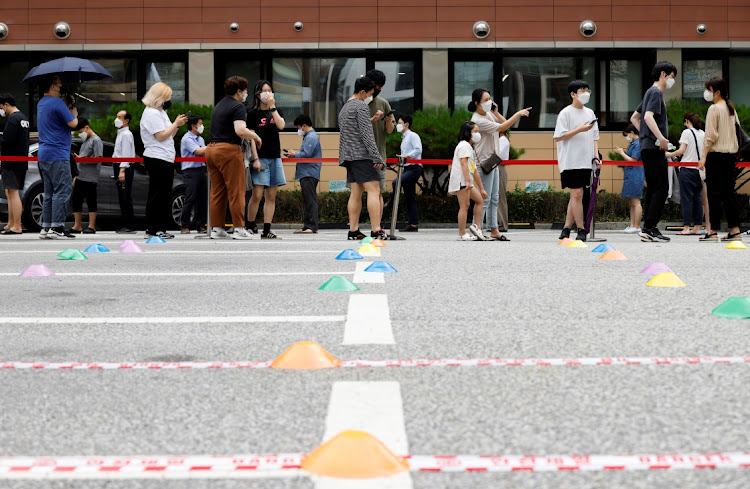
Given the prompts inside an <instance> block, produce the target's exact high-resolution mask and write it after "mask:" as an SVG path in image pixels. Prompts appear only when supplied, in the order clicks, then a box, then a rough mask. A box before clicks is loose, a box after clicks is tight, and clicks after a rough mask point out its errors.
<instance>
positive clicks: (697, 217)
mask: <svg viewBox="0 0 750 489" xmlns="http://www.w3.org/2000/svg"><path fill="white" fill-rule="evenodd" d="M682 123H683V124H684V125H685V127H686V129H685V130H684V131H682V135H681V136H680V147H679V148H678V149H677V150H676V151H673V152H667V154H666V156H667V158H671V157H673V156H682V162H683V163H698V162H699V161H700V159H701V151H702V149H703V139H704V138H705V137H706V134H705V133H704V132H703V121H702V120H701V118H700V117H698V114H694V113H693V112H688V113H687V114H685V117H683V118H682ZM705 187H706V184H705V183H703V180H702V179H701V177H700V173H699V172H698V168H697V167H691V166H683V167H681V168H680V207H682V231H680V232H679V233H677V234H679V235H695V234H697V235H700V234H701V226H702V224H703V215H704V214H705V215H706V216H708V198H707V196H706V191H705ZM691 219H692V223H693V231H690V222H691ZM709 228H710V225H709V224H708V223H706V229H709Z"/></svg>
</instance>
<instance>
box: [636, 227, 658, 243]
mask: <svg viewBox="0 0 750 489" xmlns="http://www.w3.org/2000/svg"><path fill="white" fill-rule="evenodd" d="M638 236H640V238H641V241H643V242H644V243H651V242H653V241H656V236H654V230H653V229H646V228H641V232H640V233H638Z"/></svg>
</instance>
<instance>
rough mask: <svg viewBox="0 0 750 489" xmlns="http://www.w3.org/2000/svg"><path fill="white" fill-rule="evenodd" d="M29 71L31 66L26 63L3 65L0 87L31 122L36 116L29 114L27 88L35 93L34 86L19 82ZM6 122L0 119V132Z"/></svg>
mask: <svg viewBox="0 0 750 489" xmlns="http://www.w3.org/2000/svg"><path fill="white" fill-rule="evenodd" d="M30 69H31V66H30V65H29V63H28V62H27V61H19V62H16V63H3V64H2V67H1V68H0V87H2V91H3V92H5V91H8V92H9V93H10V94H11V95H13V98H14V99H16V105H17V106H18V108H19V110H20V111H21V112H23V113H24V115H25V116H26V117H27V118H28V119H29V121H31V120H33V119H32V117H33V116H36V114H30V113H29V88H34V91H36V86H35V85H30V84H28V83H21V80H22V79H23V77H24V76H26V73H28V72H29V70H30ZM6 120H7V119H6V118H5V117H0V132H2V131H3V130H4V129H5V121H6Z"/></svg>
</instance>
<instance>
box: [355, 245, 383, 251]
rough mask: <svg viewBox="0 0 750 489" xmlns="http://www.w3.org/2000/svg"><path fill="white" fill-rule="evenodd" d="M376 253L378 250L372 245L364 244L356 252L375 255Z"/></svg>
mask: <svg viewBox="0 0 750 489" xmlns="http://www.w3.org/2000/svg"><path fill="white" fill-rule="evenodd" d="M377 251H379V250H378V249H377V248H376V247H375V246H373V245H372V243H365V244H363V245H362V246H360V247H359V249H358V250H357V252H358V253H375V252H377Z"/></svg>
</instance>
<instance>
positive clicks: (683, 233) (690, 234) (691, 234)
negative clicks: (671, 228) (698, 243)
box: [677, 231, 695, 236]
mask: <svg viewBox="0 0 750 489" xmlns="http://www.w3.org/2000/svg"><path fill="white" fill-rule="evenodd" d="M677 236H695V233H693V232H692V231H680V232H679V233H677Z"/></svg>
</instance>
